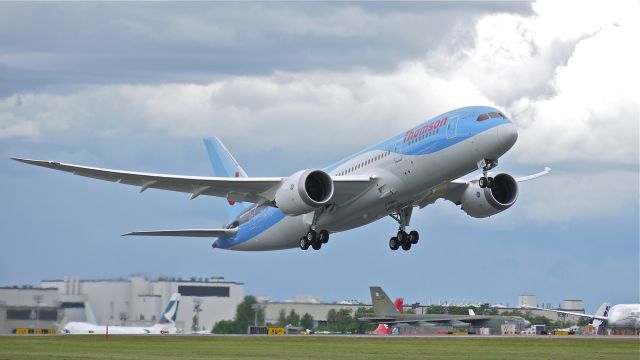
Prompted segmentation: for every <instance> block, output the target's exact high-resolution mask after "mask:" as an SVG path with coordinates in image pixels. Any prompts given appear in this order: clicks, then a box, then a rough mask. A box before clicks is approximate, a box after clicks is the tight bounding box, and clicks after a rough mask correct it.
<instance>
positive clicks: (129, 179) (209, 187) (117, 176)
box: [11, 158, 374, 235]
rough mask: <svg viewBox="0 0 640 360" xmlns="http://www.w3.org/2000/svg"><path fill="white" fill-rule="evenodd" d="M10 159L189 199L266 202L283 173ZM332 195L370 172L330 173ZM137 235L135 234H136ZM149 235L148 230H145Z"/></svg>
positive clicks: (364, 181)
mask: <svg viewBox="0 0 640 360" xmlns="http://www.w3.org/2000/svg"><path fill="white" fill-rule="evenodd" d="M11 159H13V160H16V161H19V162H22V163H25V164H30V165H36V166H42V167H46V168H49V169H54V170H60V171H65V172H69V173H72V174H74V175H79V176H84V177H89V178H92V179H98V180H105V181H112V182H118V183H121V184H127V185H133V186H138V187H140V192H143V191H145V190H147V189H161V190H169V191H178V192H183V193H189V194H191V197H190V198H191V199H194V198H196V197H198V196H199V195H209V196H219V197H224V198H227V199H228V200H231V201H237V202H242V201H248V202H252V203H268V202H271V201H273V200H274V196H275V192H276V191H277V190H278V189H279V187H280V186H281V184H282V182H283V181H284V180H286V178H285V177H239V178H235V177H234V178H232V177H206V176H182V175H168V174H154V173H143V172H131V171H122V170H112V169H102V168H96V167H88V166H80V165H73V164H64V163H59V162H55V161H45V160H31V159H22V158H11ZM332 179H333V185H334V196H333V198H332V199H331V200H330V202H329V203H332V204H339V203H342V202H344V201H347V200H349V199H350V198H352V197H354V196H356V195H358V194H360V193H361V192H362V191H364V190H365V189H366V188H367V187H368V186H370V184H371V182H372V181H373V179H374V177H372V176H338V177H332ZM135 235H137V234H135ZM147 235H151V234H147Z"/></svg>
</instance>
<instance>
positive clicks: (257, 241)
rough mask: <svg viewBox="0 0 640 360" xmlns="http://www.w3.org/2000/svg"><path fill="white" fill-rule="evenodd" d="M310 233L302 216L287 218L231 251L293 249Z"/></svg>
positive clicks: (231, 248) (233, 247)
mask: <svg viewBox="0 0 640 360" xmlns="http://www.w3.org/2000/svg"><path fill="white" fill-rule="evenodd" d="M307 231H308V226H307V225H305V224H304V223H303V221H302V216H286V217H285V218H284V219H282V220H281V221H279V222H278V223H276V224H274V225H273V226H271V227H270V228H268V229H267V230H265V231H263V232H261V233H260V234H258V235H256V236H254V237H252V238H251V239H249V240H247V241H245V242H243V243H241V244H238V245H235V246H232V247H229V249H230V250H239V251H264V250H282V249H291V248H296V247H298V246H299V242H298V241H299V239H300V237H301V236H303V235H304V234H305V233H306V232H307Z"/></svg>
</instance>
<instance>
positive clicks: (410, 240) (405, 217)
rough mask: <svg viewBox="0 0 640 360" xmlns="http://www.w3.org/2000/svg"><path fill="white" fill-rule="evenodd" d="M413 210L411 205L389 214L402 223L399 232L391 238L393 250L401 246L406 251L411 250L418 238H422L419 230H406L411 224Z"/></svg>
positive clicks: (390, 245) (390, 246)
mask: <svg viewBox="0 0 640 360" xmlns="http://www.w3.org/2000/svg"><path fill="white" fill-rule="evenodd" d="M412 211H413V207H411V206H409V207H405V208H403V209H400V211H398V212H397V213H394V214H390V215H389V216H391V217H392V218H393V219H394V220H396V221H397V222H398V224H400V228H399V230H398V234H397V235H396V236H394V237H392V238H391V239H389V248H390V249H391V250H398V248H400V247H402V250H405V251H407V250H410V249H411V245H415V244H417V243H418V240H420V234H418V232H417V231H415V230H413V231H411V232H409V233H407V232H406V231H405V228H406V227H407V226H409V220H410V219H411V213H412Z"/></svg>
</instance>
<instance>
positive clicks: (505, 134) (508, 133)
mask: <svg viewBox="0 0 640 360" xmlns="http://www.w3.org/2000/svg"><path fill="white" fill-rule="evenodd" d="M516 140H518V130H517V129H516V126H515V125H513V124H511V123H509V124H504V125H501V126H500V127H498V142H499V143H500V147H502V149H503V150H504V151H505V152H506V151H507V150H509V149H511V147H512V146H513V144H515V143H516Z"/></svg>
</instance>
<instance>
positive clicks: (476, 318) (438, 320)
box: [360, 316, 489, 325]
mask: <svg viewBox="0 0 640 360" xmlns="http://www.w3.org/2000/svg"><path fill="white" fill-rule="evenodd" d="M488 319H489V318H488V317H485V316H460V317H455V318H451V317H447V316H443V317H441V318H438V317H431V318H425V319H421V318H415V319H396V318H392V317H363V318H360V320H361V321H368V322H370V323H374V324H387V325H391V324H417V323H438V324H447V323H459V322H467V323H474V322H481V321H485V320H488Z"/></svg>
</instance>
